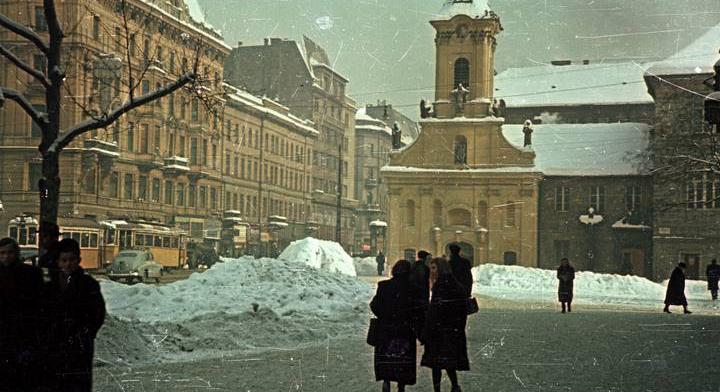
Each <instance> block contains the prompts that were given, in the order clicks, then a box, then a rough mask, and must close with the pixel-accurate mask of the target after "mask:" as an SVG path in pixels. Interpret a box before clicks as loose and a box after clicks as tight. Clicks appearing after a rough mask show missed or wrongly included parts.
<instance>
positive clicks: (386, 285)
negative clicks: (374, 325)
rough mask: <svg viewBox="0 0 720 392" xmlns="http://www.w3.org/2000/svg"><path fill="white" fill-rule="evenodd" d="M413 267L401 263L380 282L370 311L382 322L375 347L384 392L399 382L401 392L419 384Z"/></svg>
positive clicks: (402, 261) (379, 325)
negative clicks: (412, 286) (414, 323)
mask: <svg viewBox="0 0 720 392" xmlns="http://www.w3.org/2000/svg"><path fill="white" fill-rule="evenodd" d="M410 269H411V264H410V262H409V261H407V260H399V261H398V262H397V263H395V265H394V266H393V268H392V271H391V273H392V278H391V279H388V280H384V281H382V282H379V283H378V288H377V293H376V294H375V297H374V298H373V299H372V302H370V309H371V310H372V312H373V313H374V314H375V316H376V317H377V319H378V334H377V340H376V344H375V361H374V367H375V379H376V380H377V381H382V382H383V387H382V390H383V392H389V391H390V383H391V382H396V383H397V385H398V391H401V392H402V391H404V390H405V386H406V385H415V379H416V368H415V365H416V355H417V353H416V344H415V333H414V331H413V325H412V320H413V319H414V315H413V307H412V306H411V303H412V296H411V289H410V281H409V279H408V277H409V275H410Z"/></svg>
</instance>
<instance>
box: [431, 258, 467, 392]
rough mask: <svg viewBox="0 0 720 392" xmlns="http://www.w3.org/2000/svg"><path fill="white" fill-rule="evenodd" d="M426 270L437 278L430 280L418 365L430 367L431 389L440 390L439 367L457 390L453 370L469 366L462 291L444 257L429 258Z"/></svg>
mask: <svg viewBox="0 0 720 392" xmlns="http://www.w3.org/2000/svg"><path fill="white" fill-rule="evenodd" d="M430 270H431V272H432V271H434V272H435V274H436V276H437V279H436V281H435V282H434V283H433V287H432V300H431V301H430V307H429V308H428V314H427V319H426V321H425V328H424V329H423V340H424V342H425V351H424V352H423V356H422V360H421V361H420V365H422V366H425V367H429V368H430V369H432V379H433V389H434V390H435V391H440V383H441V381H442V380H441V378H442V374H441V371H442V370H445V372H446V373H447V375H448V378H449V379H450V382H451V383H452V391H453V392H455V391H460V385H459V384H458V377H457V372H458V371H462V370H470V361H469V360H468V354H467V337H466V335H465V324H466V322H467V296H466V291H465V288H464V287H462V286H461V285H460V283H458V281H457V279H455V276H454V275H453V273H452V270H451V268H450V265H449V264H448V262H447V261H446V260H445V259H443V258H435V259H433V260H432V261H431V262H430Z"/></svg>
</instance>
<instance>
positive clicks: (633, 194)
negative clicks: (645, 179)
mask: <svg viewBox="0 0 720 392" xmlns="http://www.w3.org/2000/svg"><path fill="white" fill-rule="evenodd" d="M640 192H641V191H640V187H638V186H627V187H625V209H626V210H627V211H637V209H638V208H639V207H640V197H641V194H640Z"/></svg>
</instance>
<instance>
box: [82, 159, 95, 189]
mask: <svg viewBox="0 0 720 392" xmlns="http://www.w3.org/2000/svg"><path fill="white" fill-rule="evenodd" d="M95 177H97V171H96V170H95V167H94V166H92V167H90V168H88V169H87V170H86V171H85V178H84V179H83V192H84V193H87V194H90V195H94V194H95V180H96V178H95Z"/></svg>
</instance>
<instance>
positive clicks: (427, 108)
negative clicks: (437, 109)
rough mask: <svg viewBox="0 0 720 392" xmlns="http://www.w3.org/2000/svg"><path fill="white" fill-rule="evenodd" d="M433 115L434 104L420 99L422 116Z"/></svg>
mask: <svg viewBox="0 0 720 392" xmlns="http://www.w3.org/2000/svg"><path fill="white" fill-rule="evenodd" d="M429 117H433V113H432V106H431V105H428V104H427V102H425V99H424V98H423V99H421V100H420V118H429Z"/></svg>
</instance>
